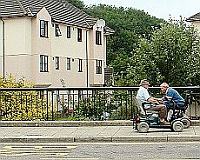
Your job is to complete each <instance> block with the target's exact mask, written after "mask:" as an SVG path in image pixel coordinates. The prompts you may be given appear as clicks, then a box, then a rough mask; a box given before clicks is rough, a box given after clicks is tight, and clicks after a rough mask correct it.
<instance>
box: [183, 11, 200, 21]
mask: <svg viewBox="0 0 200 160" xmlns="http://www.w3.org/2000/svg"><path fill="white" fill-rule="evenodd" d="M186 21H187V22H193V21H200V12H199V13H197V14H195V15H193V16H191V17H189V18H187V19H186Z"/></svg>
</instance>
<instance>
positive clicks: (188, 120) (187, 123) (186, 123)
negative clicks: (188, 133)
mask: <svg viewBox="0 0 200 160" xmlns="http://www.w3.org/2000/svg"><path fill="white" fill-rule="evenodd" d="M181 122H182V123H183V126H184V128H189V127H190V125H191V121H190V119H188V118H182V119H181Z"/></svg>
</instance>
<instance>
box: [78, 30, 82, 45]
mask: <svg viewBox="0 0 200 160" xmlns="http://www.w3.org/2000/svg"><path fill="white" fill-rule="evenodd" d="M78 42H82V29H80V28H78Z"/></svg>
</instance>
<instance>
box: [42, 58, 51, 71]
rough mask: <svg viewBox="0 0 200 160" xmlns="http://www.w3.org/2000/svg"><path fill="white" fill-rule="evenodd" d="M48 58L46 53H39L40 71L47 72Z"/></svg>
mask: <svg viewBox="0 0 200 160" xmlns="http://www.w3.org/2000/svg"><path fill="white" fill-rule="evenodd" d="M48 59H49V58H48V56H47V55H40V72H48V68H49V67H48V66H49V65H48V63H49V60H48Z"/></svg>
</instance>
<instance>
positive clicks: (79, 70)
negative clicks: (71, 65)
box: [78, 58, 83, 72]
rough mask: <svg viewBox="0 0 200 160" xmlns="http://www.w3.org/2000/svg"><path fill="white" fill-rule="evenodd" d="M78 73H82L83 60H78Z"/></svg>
mask: <svg viewBox="0 0 200 160" xmlns="http://www.w3.org/2000/svg"><path fill="white" fill-rule="evenodd" d="M78 72H83V59H80V58H79V59H78Z"/></svg>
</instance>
